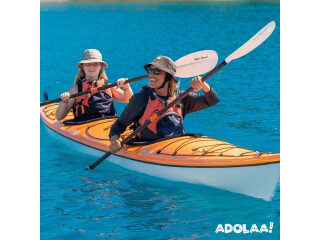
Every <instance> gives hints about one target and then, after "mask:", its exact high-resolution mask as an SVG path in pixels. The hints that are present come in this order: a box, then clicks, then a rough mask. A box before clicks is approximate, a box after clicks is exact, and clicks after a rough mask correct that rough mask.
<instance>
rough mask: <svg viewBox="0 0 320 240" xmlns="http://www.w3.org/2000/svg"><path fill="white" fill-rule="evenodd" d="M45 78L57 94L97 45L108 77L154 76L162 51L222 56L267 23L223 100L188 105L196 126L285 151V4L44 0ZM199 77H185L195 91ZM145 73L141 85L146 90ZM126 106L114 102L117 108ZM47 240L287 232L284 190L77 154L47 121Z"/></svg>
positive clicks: (233, 67)
mask: <svg viewBox="0 0 320 240" xmlns="http://www.w3.org/2000/svg"><path fill="white" fill-rule="evenodd" d="M40 17H41V19H40V22H41V32H40V37H41V46H40V57H41V59H40V61H41V73H40V74H41V82H40V95H39V97H40V99H41V100H42V94H43V92H44V91H47V92H48V93H49V98H51V99H53V98H57V97H58V96H59V95H60V93H61V92H63V91H66V90H68V89H69V87H70V86H71V85H72V83H73V79H74V76H75V74H76V72H77V68H76V63H77V62H78V61H79V60H80V58H81V55H82V52H83V50H84V49H87V48H97V49H99V50H100V51H101V52H102V54H103V56H104V59H105V60H106V61H107V62H108V64H109V68H108V69H107V75H108V77H109V79H110V82H115V81H116V79H117V78H120V77H127V78H133V77H137V76H141V75H144V74H145V72H144V69H143V67H142V66H143V65H144V64H145V63H147V62H149V61H151V60H152V59H153V58H154V57H155V56H156V55H159V54H162V55H168V56H170V57H171V58H172V59H174V60H176V59H178V58H180V57H182V56H184V55H186V54H188V53H191V52H195V51H199V50H203V49H212V50H216V51H217V53H218V55H219V63H220V62H221V61H223V60H224V59H225V58H226V57H227V56H228V55H229V54H231V53H232V52H233V51H235V50H236V49H237V48H238V47H240V46H241V45H242V44H243V43H244V42H246V41H247V40H248V39H249V38H250V37H252V36H253V35H254V34H255V33H256V32H257V31H259V30H260V29H261V28H262V27H263V26H265V25H266V24H267V23H268V22H270V21H272V20H275V21H276V24H277V26H276V29H275V31H274V33H273V34H272V35H271V36H270V38H269V39H268V40H267V41H266V42H264V43H263V44H262V45H261V46H259V47H258V48H257V49H255V50H254V51H253V52H252V53H250V54H248V55H246V56H244V57H242V58H240V59H238V60H234V61H232V62H231V63H230V64H228V65H227V66H225V67H224V68H223V69H222V70H221V71H219V72H218V73H217V74H215V75H214V76H212V77H211V78H210V79H209V80H208V82H209V83H210V84H211V85H212V86H213V87H214V88H215V89H216V91H217V92H218V94H219V96H220V98H221V101H220V102H219V103H218V104H217V105H216V106H214V107H212V108H209V109H205V110H202V111H199V112H197V113H192V114H189V115H187V117H186V119H185V128H186V130H187V131H188V132H196V133H202V134H205V135H208V136H211V137H215V138H218V139H221V140H225V141H228V142H231V143H233V144H235V145H239V146H241V147H245V148H250V149H254V150H259V151H267V152H279V151H280V51H279V50H280V6H279V5H278V4H262V3H250V4H249V3H247V4H223V3H219V4H209V3H198V4H195V3H180V4H173V3H171V4H170V3H158V4H157V3H135V4H133V3H131V4H130V3H122V4H121V3H41V15H40ZM189 80H190V79H181V84H180V89H187V88H188V83H189ZM145 84H147V80H141V81H139V82H135V83H133V84H132V88H133V90H134V92H137V91H138V90H139V89H140V88H141V87H142V86H143V85H145ZM124 106H125V105H124V104H121V103H116V108H117V110H118V113H121V112H122V110H123V108H124ZM40 134H41V136H40V137H41V146H40V151H41V152H40V154H41V173H40V174H41V238H42V239H228V240H230V239H279V238H280V188H279V187H278V189H277V192H276V194H275V197H274V198H273V200H272V201H271V202H270V203H267V202H264V201H262V200H258V199H254V198H250V197H246V196H242V195H239V194H234V193H228V192H225V191H221V190H216V189H212V188H207V187H201V186H193V185H190V184H183V183H174V182H170V181H165V180H162V179H157V178H153V177H150V176H146V175H142V174H139V173H136V172H133V171H129V170H127V169H123V168H121V167H119V166H117V165H115V164H112V163H109V162H107V161H105V162H103V163H102V164H101V165H99V166H98V167H97V168H96V169H95V170H94V171H90V172H87V171H83V170H82V169H83V168H84V167H86V166H87V165H88V164H90V163H93V162H94V161H96V160H97V159H96V158H94V157H91V156H86V155H83V154H79V153H76V152H73V151H72V149H69V148H68V147H66V146H65V145H63V144H62V143H61V142H59V141H57V140H56V139H55V137H54V136H53V135H51V134H48V132H47V131H46V127H45V126H44V124H42V123H41V124H40ZM270 222H272V223H273V224H274V225H273V229H272V233H247V234H243V233H240V234H237V233H228V234H226V233H215V230H216V228H217V226H218V224H223V225H224V224H232V225H234V224H246V225H247V228H249V229H250V227H251V225H252V224H257V226H258V228H260V226H261V225H262V224H266V225H267V227H268V228H269V225H270Z"/></svg>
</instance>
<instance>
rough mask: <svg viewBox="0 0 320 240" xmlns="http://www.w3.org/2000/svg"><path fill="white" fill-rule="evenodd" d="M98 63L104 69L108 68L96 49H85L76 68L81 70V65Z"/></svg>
mask: <svg viewBox="0 0 320 240" xmlns="http://www.w3.org/2000/svg"><path fill="white" fill-rule="evenodd" d="M92 62H100V63H102V64H103V67H104V68H107V67H108V64H107V63H106V62H104V61H102V55H101V53H100V52H99V50H97V49H87V50H85V51H84V52H83V55H82V60H81V61H80V62H79V63H78V68H81V64H82V63H92Z"/></svg>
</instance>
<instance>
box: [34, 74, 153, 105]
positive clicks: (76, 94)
mask: <svg viewBox="0 0 320 240" xmlns="http://www.w3.org/2000/svg"><path fill="white" fill-rule="evenodd" d="M147 77H148V75H144V76H141V77H136V78H132V79H129V80H126V81H124V82H123V84H126V83H131V82H135V81H139V80H141V79H145V78H147ZM116 86H117V83H112V84H108V85H105V86H102V87H98V88H91V89H88V90H87V91H84V92H79V93H75V94H71V95H70V98H75V97H79V96H83V95H86V94H89V93H92V92H96V91H101V90H104V89H108V88H112V87H116ZM59 101H61V98H57V99H53V100H50V101H45V102H42V103H40V107H41V106H45V105H48V104H50V103H55V102H59Z"/></svg>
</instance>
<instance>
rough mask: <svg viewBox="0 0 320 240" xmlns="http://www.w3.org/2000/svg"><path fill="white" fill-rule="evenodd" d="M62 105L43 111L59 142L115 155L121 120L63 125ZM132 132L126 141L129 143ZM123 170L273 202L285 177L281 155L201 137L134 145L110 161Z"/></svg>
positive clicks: (127, 132)
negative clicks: (115, 131) (113, 135)
mask: <svg viewBox="0 0 320 240" xmlns="http://www.w3.org/2000/svg"><path fill="white" fill-rule="evenodd" d="M57 107H58V104H56V103H54V104H50V105H46V106H43V107H41V108H40V116H41V120H42V121H43V123H44V124H45V125H46V126H47V127H48V128H49V129H51V130H52V131H53V132H54V133H57V134H55V137H57V138H59V139H61V140H62V141H63V142H64V143H66V144H68V146H70V147H72V148H73V149H75V150H77V151H81V152H84V153H87V154H91V155H93V156H96V157H101V156H102V155H103V154H104V153H105V152H106V151H109V144H110V140H109V137H108V136H109V131H110V128H111V126H112V124H113V123H114V122H115V121H116V119H117V117H109V118H103V119H99V120H94V121H89V122H87V123H81V124H74V123H72V121H71V120H72V118H73V114H72V112H70V113H69V114H68V116H67V117H66V118H65V119H64V120H63V121H57V120H56V118H55V112H56V109H57ZM131 131H132V130H130V129H129V128H128V129H127V130H126V131H125V132H124V134H123V135H122V136H121V137H122V138H125V136H127V135H128V134H130V132H131ZM107 160H108V161H111V162H113V163H116V164H119V165H121V166H122V167H125V168H128V169H131V170H134V171H138V172H141V173H144V174H148V175H151V176H155V177H159V178H164V179H167V180H172V181H181V182H187V183H193V184H202V185H207V186H211V187H215V188H219V189H223V190H227V191H230V192H235V193H240V194H244V195H248V196H251V197H255V198H261V199H263V200H266V201H270V200H271V199H272V197H273V195H274V192H275V189H276V187H277V184H278V182H279V177H280V153H265V152H258V151H253V150H249V149H245V148H241V147H238V146H235V145H232V144H230V143H228V142H224V141H221V140H218V139H215V138H211V137H207V136H203V135H200V134H186V135H181V136H176V137H172V138H167V139H164V140H158V141H154V142H148V143H145V142H132V143H130V144H128V145H127V146H126V148H125V149H123V150H120V151H119V152H118V153H117V154H113V155H111V156H110V157H109V158H108V159H107Z"/></svg>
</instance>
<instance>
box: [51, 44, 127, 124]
mask: <svg viewBox="0 0 320 240" xmlns="http://www.w3.org/2000/svg"><path fill="white" fill-rule="evenodd" d="M107 67H108V64H107V63H106V62H104V61H103V60H102V55H101V53H100V52H99V51H98V50H96V49H87V50H85V51H84V53H83V56H82V60H81V61H80V62H79V63H78V68H79V71H78V74H77V75H76V77H75V81H74V85H73V86H72V87H71V88H70V89H69V91H68V92H64V93H62V94H61V95H60V97H61V100H62V102H61V103H60V105H59V107H58V109H57V112H56V118H57V120H62V119H63V118H65V117H66V115H67V114H68V113H69V111H70V110H71V108H72V109H73V114H74V120H75V121H85V120H90V119H96V118H101V117H106V116H115V115H116V110H115V107H114V102H113V99H116V100H118V101H119V102H123V103H127V102H129V99H130V98H131V96H132V95H133V92H132V89H131V87H130V85H129V84H128V83H126V84H123V82H124V81H125V80H126V78H120V79H118V80H117V87H113V88H109V89H105V90H101V91H98V92H95V93H93V94H86V95H83V96H79V97H77V98H71V99H70V95H71V94H76V93H79V92H84V91H86V90H88V89H91V88H96V87H102V86H104V85H107V84H108V77H107V75H106V73H105V71H104V69H105V68H107ZM120 86H121V87H122V88H123V90H121V89H120V88H119V87H120Z"/></svg>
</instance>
